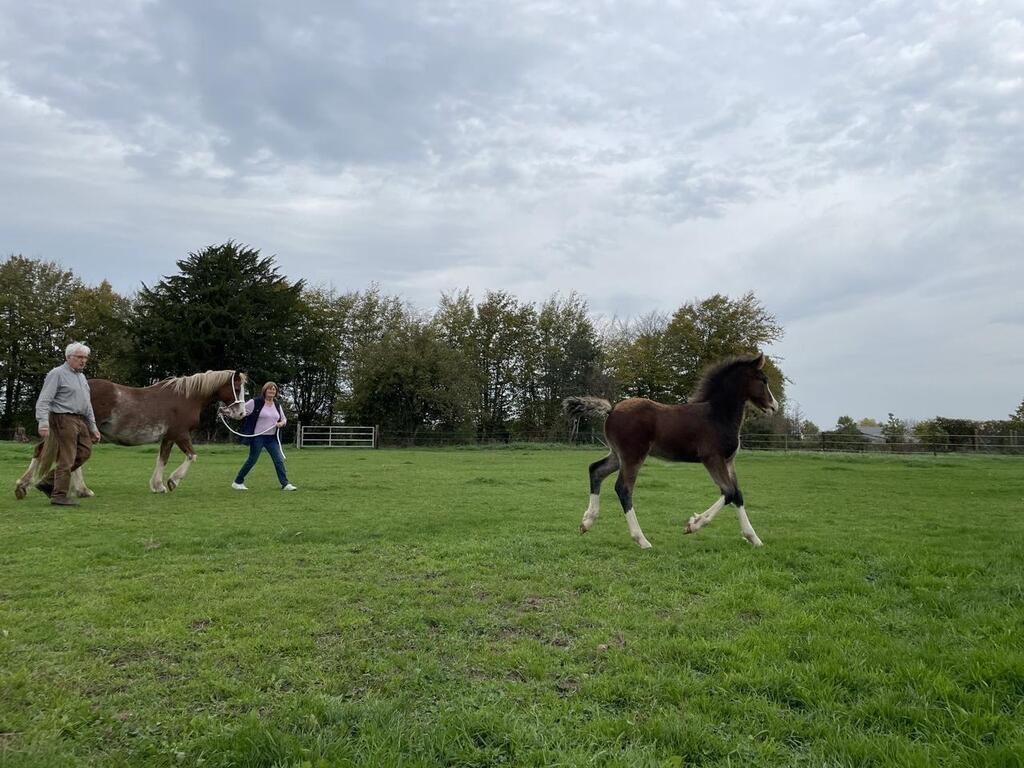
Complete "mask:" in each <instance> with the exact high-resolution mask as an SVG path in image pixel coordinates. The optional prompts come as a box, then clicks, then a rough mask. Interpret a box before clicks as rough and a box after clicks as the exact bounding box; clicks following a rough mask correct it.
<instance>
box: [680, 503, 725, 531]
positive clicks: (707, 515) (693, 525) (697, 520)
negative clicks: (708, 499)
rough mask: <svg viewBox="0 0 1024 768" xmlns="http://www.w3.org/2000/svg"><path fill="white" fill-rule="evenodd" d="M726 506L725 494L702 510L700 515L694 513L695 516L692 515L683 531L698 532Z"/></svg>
mask: <svg viewBox="0 0 1024 768" xmlns="http://www.w3.org/2000/svg"><path fill="white" fill-rule="evenodd" d="M724 506H725V496H724V495H722V496H719V497H718V501H716V502H715V503H714V504H712V505H711V506H710V507H708V508H707V509H706V510H704V512H702V513H701V514H699V515H694V516H693V517H691V518H690V519H689V520H688V521H687V523H686V529H685V530H684V531H683V533H696V532H697V531H699V530H700V529H701V528H703V527H704V526H705V525H707V524H708V523H710V522H711V521H712V520H714V519H715V515H717V514H718V513H719V512H720V511H721V509H722V507H724Z"/></svg>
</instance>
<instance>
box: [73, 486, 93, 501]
mask: <svg viewBox="0 0 1024 768" xmlns="http://www.w3.org/2000/svg"><path fill="white" fill-rule="evenodd" d="M95 495H96V494H95V493H94V492H93V491H92V490H90V489H89V488H86V489H85V490H84V491H78V493H76V494H75V496H77V497H78V498H80V499H91V498H92V497H93V496H95Z"/></svg>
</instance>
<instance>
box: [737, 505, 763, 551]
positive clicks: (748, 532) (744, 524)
mask: <svg viewBox="0 0 1024 768" xmlns="http://www.w3.org/2000/svg"><path fill="white" fill-rule="evenodd" d="M736 517H738V518H739V520H740V530H741V531H742V532H743V538H745V539H746V540H747V541H749V542H750V543H751V544H753V545H754V546H755V547H760V546H761V540H760V539H759V538H757V534H756V533H754V528H753V526H751V525H750V520H749V519H747V509H746V507H740V508H739V509H738V510H736Z"/></svg>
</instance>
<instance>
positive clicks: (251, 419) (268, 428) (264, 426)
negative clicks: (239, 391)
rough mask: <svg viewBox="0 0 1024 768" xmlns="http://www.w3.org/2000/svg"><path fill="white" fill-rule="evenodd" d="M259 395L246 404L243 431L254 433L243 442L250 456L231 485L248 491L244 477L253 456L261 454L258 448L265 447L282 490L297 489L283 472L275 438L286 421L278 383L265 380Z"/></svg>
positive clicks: (247, 433) (279, 445) (254, 459)
mask: <svg viewBox="0 0 1024 768" xmlns="http://www.w3.org/2000/svg"><path fill="white" fill-rule="evenodd" d="M261 395H262V397H261V398H260V399H259V400H255V399H253V400H250V401H248V402H247V403H246V404H245V421H244V422H243V423H242V434H244V435H254V437H243V438H242V442H243V443H247V444H248V446H249V458H248V459H246V460H245V464H243V465H242V468H241V469H240V470H238V477H236V478H235V482H233V483H232V484H231V487H232V488H234V489H235V490H236V491H248V490H249V489H248V488H246V487H245V476H246V475H247V474H249V470H250V469H252V468H253V465H254V464H255V463H256V459H258V458H259V457H260V451H262V450H263V449H264V448H266V449H267V453H269V454H270V458H271V459H273V461H274V469H276V470H277V479H278V480H279V481H280V482H281V490H282V491H297V490H298V488H296V487H295V486H294V485H292V484H291V483H289V482H288V475H286V474H285V471H284V456H282V455H281V444H280V443H278V441H277V430H279V429H280V428H281V427H283V426H284V425H285V424H287V423H288V419H287V418H285V415H284V411H282V410H281V406H280V405H279V404H278V403H277V401H276V400H275V398H276V397H277V384H275V383H274V382H272V381H268V382H267V383H266V384H264V385H263V389H262V391H261Z"/></svg>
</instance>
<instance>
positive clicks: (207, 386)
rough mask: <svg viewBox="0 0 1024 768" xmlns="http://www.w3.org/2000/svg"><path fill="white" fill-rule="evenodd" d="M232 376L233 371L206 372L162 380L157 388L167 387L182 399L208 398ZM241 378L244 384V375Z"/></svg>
mask: <svg viewBox="0 0 1024 768" xmlns="http://www.w3.org/2000/svg"><path fill="white" fill-rule="evenodd" d="M234 375H235V372H234V371H206V372H205V373H193V374H192V375H191V376H176V377H174V378H170V379H164V380H163V381H161V382H160V383H159V384H158V385H157V386H160V387H167V388H168V389H171V390H173V391H174V392H176V393H177V394H179V395H183V396H184V397H208V396H209V395H212V394H213V393H214V392H216V391H217V390H218V389H220V388H221V387H222V386H224V385H225V384H227V383H228V382H229V381H231V379H232V378H233V377H234ZM241 376H242V381H243V382H244V381H245V380H246V376H245V374H244V373H243V374H241Z"/></svg>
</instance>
